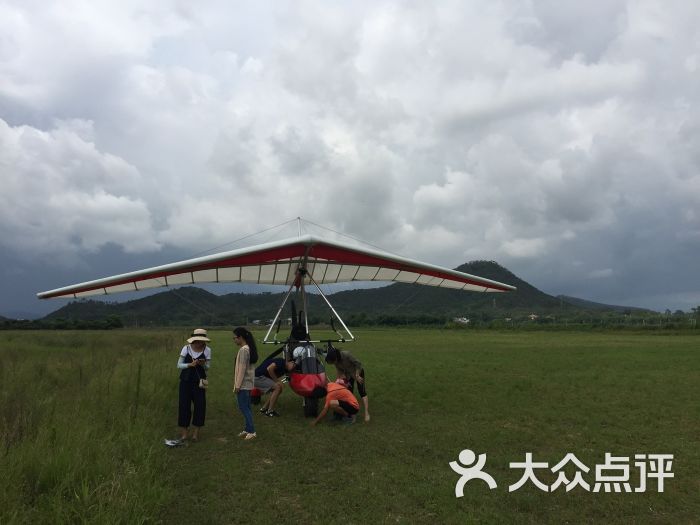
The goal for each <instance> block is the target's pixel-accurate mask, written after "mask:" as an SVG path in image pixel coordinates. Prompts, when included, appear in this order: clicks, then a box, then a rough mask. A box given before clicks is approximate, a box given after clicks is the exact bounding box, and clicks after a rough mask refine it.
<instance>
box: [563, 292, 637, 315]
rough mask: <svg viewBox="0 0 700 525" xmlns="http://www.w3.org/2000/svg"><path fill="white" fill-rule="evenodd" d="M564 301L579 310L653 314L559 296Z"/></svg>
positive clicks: (631, 307) (629, 307)
mask: <svg viewBox="0 0 700 525" xmlns="http://www.w3.org/2000/svg"><path fill="white" fill-rule="evenodd" d="M557 297H558V298H559V299H561V300H562V301H566V302H567V303H569V304H572V305H574V306H577V307H579V308H584V309H586V310H608V311H611V310H612V311H614V312H619V313H629V312H645V313H646V312H651V310H648V309H646V308H638V307H636V306H616V305H612V304H603V303H596V302H593V301H587V300H586V299H579V298H577V297H570V296H568V295H557Z"/></svg>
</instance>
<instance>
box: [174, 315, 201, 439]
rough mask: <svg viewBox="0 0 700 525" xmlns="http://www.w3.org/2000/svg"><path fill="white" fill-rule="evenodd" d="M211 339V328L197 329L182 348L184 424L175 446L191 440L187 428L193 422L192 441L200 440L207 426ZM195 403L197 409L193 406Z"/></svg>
mask: <svg viewBox="0 0 700 525" xmlns="http://www.w3.org/2000/svg"><path fill="white" fill-rule="evenodd" d="M209 341H210V339H209V338H208V337H207V331H206V330H205V329H203V328H197V329H196V330H195V331H193V332H192V336H191V337H190V338H189V339H187V345H185V346H183V347H182V350H181V351H180V359H178V361H177V367H178V369H180V401H179V405H178V416H177V424H178V427H180V439H178V440H174V441H173V442H172V444H173V445H181V444H183V443H184V441H185V440H186V439H187V429H188V428H189V426H190V423H192V431H191V433H190V436H189V437H190V440H191V441H197V440H198V439H199V429H200V428H201V427H203V426H204V416H205V414H206V410H207V396H206V386H207V385H206V383H204V384H202V382H201V380H202V379H205V380H206V378H207V370H208V369H209V363H210V362H211V348H209V347H208V346H207V343H208V342H209ZM193 405H194V411H193V410H192V406H193Z"/></svg>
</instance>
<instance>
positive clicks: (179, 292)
mask: <svg viewBox="0 0 700 525" xmlns="http://www.w3.org/2000/svg"><path fill="white" fill-rule="evenodd" d="M456 269H457V270H458V271H461V272H465V273H470V274H474V275H479V276H481V277H486V278H488V279H492V280H495V281H499V282H503V283H507V284H512V285H514V286H516V287H517V290H516V291H515V292H506V293H472V292H464V291H460V290H449V289H444V288H435V287H432V286H420V285H414V284H404V283H394V284H391V285H389V286H385V287H382V288H372V289H362V290H347V291H342V292H337V293H334V294H332V296H330V300H331V303H332V304H333V306H334V308H335V309H336V310H337V311H338V313H339V314H340V315H341V317H343V319H345V320H351V322H353V323H354V324H358V323H361V322H363V321H364V320H367V319H377V318H380V317H384V318H385V319H386V318H387V317H392V316H393V317H402V318H407V317H412V318H426V317H431V318H433V319H434V320H440V319H443V320H444V319H445V318H450V317H469V318H475V319H483V320H487V319H493V318H500V317H524V316H527V315H529V314H533V313H534V314H536V315H538V316H548V315H551V316H561V315H567V316H575V315H576V314H577V313H581V312H582V311H587V310H590V309H595V310H598V309H599V308H591V307H588V306H582V305H581V304H580V301H581V300H576V301H579V303H576V302H574V301H571V300H568V299H567V300H565V299H564V298H563V297H553V296H551V295H548V294H546V293H544V292H542V291H540V290H538V289H537V288H535V287H534V286H532V285H530V284H529V283H527V282H525V281H523V280H522V279H520V278H518V277H517V276H516V275H514V274H513V273H511V272H510V271H508V270H507V269H506V268H504V267H502V266H500V265H499V264H497V263H495V262H493V261H473V262H470V263H467V264H463V265H462V266H460V267H458V268H456ZM329 289H332V286H324V293H326V291H327V290H329ZM284 295H285V294H284V293H261V294H242V293H234V294H227V295H221V296H217V295H214V294H212V293H210V292H207V291H206V290H203V289H201V288H194V287H185V288H178V289H172V290H169V291H166V292H163V293H159V294H155V295H151V296H148V297H144V298H142V299H137V300H133V301H128V302H122V303H118V302H103V301H96V300H80V301H75V302H72V303H70V304H68V305H66V306H64V307H62V308H60V309H58V310H56V311H55V312H53V313H51V314H49V315H48V316H46V318H45V319H47V320H56V319H82V320H86V321H87V320H98V319H105V318H107V317H109V316H117V317H119V318H120V319H121V320H122V321H123V323H124V324H125V325H129V326H148V325H154V326H167V325H205V326H216V325H231V324H244V323H248V322H252V321H254V320H261V321H263V322H265V321H267V320H269V319H271V318H272V317H273V316H274V315H275V313H276V312H277V310H278V309H279V305H280V304H281V302H282V299H283V297H284ZM308 302H309V304H308V310H309V315H310V317H311V321H312V322H318V321H326V320H328V319H330V317H331V313H330V310H329V309H328V307H327V305H326V304H325V302H324V301H323V299H322V298H321V297H320V296H319V295H312V294H309V295H308ZM593 304H595V303H593ZM297 309H302V306H301V305H297ZM288 316H289V307H286V309H285V313H284V315H283V316H282V317H285V318H286V317H288Z"/></svg>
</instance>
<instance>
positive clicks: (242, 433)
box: [238, 430, 248, 438]
mask: <svg viewBox="0 0 700 525" xmlns="http://www.w3.org/2000/svg"><path fill="white" fill-rule="evenodd" d="M247 435H248V432H246V431H245V430H244V431H243V432H239V433H238V437H239V438H242V437H246V436H247Z"/></svg>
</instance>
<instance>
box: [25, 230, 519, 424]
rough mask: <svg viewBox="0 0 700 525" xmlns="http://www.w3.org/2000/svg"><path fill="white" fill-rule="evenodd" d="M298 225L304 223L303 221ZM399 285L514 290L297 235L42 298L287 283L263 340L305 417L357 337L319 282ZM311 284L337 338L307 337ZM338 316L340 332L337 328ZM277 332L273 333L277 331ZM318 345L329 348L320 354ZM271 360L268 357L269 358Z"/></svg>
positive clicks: (370, 250)
mask: <svg viewBox="0 0 700 525" xmlns="http://www.w3.org/2000/svg"><path fill="white" fill-rule="evenodd" d="M299 220H301V219H299ZM377 281H384V282H401V283H410V284H420V285H425V286H436V287H439V288H450V289H456V290H467V291H474V292H506V291H511V290H515V287H514V286H510V285H508V284H503V283H499V282H497V281H492V280H490V279H485V278H483V277H478V276H475V275H470V274H467V273H463V272H458V271H456V270H450V269H447V268H442V267H440V266H435V265H432V264H427V263H424V262H420V261H416V260H412V259H407V258H404V257H401V256H397V255H394V254H391V253H388V252H384V251H381V250H378V249H374V248H365V247H361V246H358V245H355V244H348V243H344V242H340V241H335V240H328V239H324V238H321V237H318V236H314V235H301V228H300V235H299V236H297V237H295V238H289V239H285V240H281V241H277V242H270V243H265V244H258V245H255V246H252V247H248V248H242V249H237V250H232V251H226V252H221V253H217V254H214V255H208V256H203V257H198V258H194V259H188V260H185V261H180V262H175V263H171V264H166V265H163V266H157V267H153V268H147V269H143V270H138V271H134V272H130V273H125V274H120V275H114V276H111V277H105V278H102V279H97V280H94V281H88V282H84V283H79V284H74V285H70V286H65V287H63V288H58V289H55V290H49V291H46V292H41V293H38V294H37V296H38V297H39V298H41V299H50V298H75V299H80V298H83V297H91V296H97V295H110V294H116V293H123V292H133V291H139V290H150V289H153V288H160V287H179V286H183V285H192V284H207V283H252V284H261V285H263V284H265V285H286V286H287V287H288V291H287V293H286V295H285V296H284V299H283V301H282V304H281V305H280V307H279V309H278V311H277V314H276V315H275V317H274V319H273V320H272V322H271V323H270V326H269V329H268V330H267V333H266V335H265V337H264V339H263V343H266V344H275V345H280V344H282V347H281V348H279V349H278V350H276V351H275V352H273V353H272V354H271V356H274V355H277V354H279V353H281V352H284V355H285V358H286V359H287V360H291V359H294V360H295V362H296V364H297V367H296V368H295V370H294V371H293V372H291V373H289V384H290V387H291V388H292V390H293V391H294V392H295V393H297V394H298V395H300V396H301V397H302V398H303V399H304V401H303V406H304V414H305V415H306V416H315V415H316V414H317V410H318V400H319V398H321V397H323V396H325V385H326V375H325V369H324V366H323V363H322V362H321V360H320V359H319V354H323V353H327V352H329V351H331V350H332V349H333V343H338V342H348V341H353V340H354V339H355V338H354V336H353V334H352V332H351V331H350V330H349V328H348V327H347V325H346V324H345V322H344V321H343V320H342V319H341V317H340V316H339V315H338V313H337V312H336V310H335V309H334V308H333V306H332V305H331V303H330V301H329V300H328V297H326V295H325V294H324V293H323V291H322V290H321V287H320V285H323V284H335V283H352V282H377ZM309 286H311V287H313V288H314V289H315V290H316V291H317V292H318V293H319V294H320V296H321V297H322V298H323V300H324V301H325V303H326V304H327V305H328V307H329V308H330V311H331V312H332V315H333V317H331V327H332V329H333V331H334V332H335V334H336V336H337V337H331V338H328V339H313V338H312V337H311V336H310V333H309V318H308V310H307V295H306V289H307V287H309ZM293 291H296V300H297V304H299V307H300V309H299V312H298V314H297V311H296V308H295V304H294V300H292V302H291V305H292V316H291V317H292V330H291V334H290V335H289V336H288V337H286V338H284V339H278V335H279V330H280V325H281V316H282V312H283V309H284V306H285V304H286V303H287V301H288V300H289V298H290V296H291V295H292V292H293ZM335 319H337V320H338V322H339V323H340V325H341V327H342V331H341V330H340V329H336V326H335ZM275 327H276V331H275V333H274V335H273V334H272V332H273V329H275ZM315 343H322V344H325V348H323V347H322V348H320V349H317V348H316V346H315ZM268 357H270V356H268Z"/></svg>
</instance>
